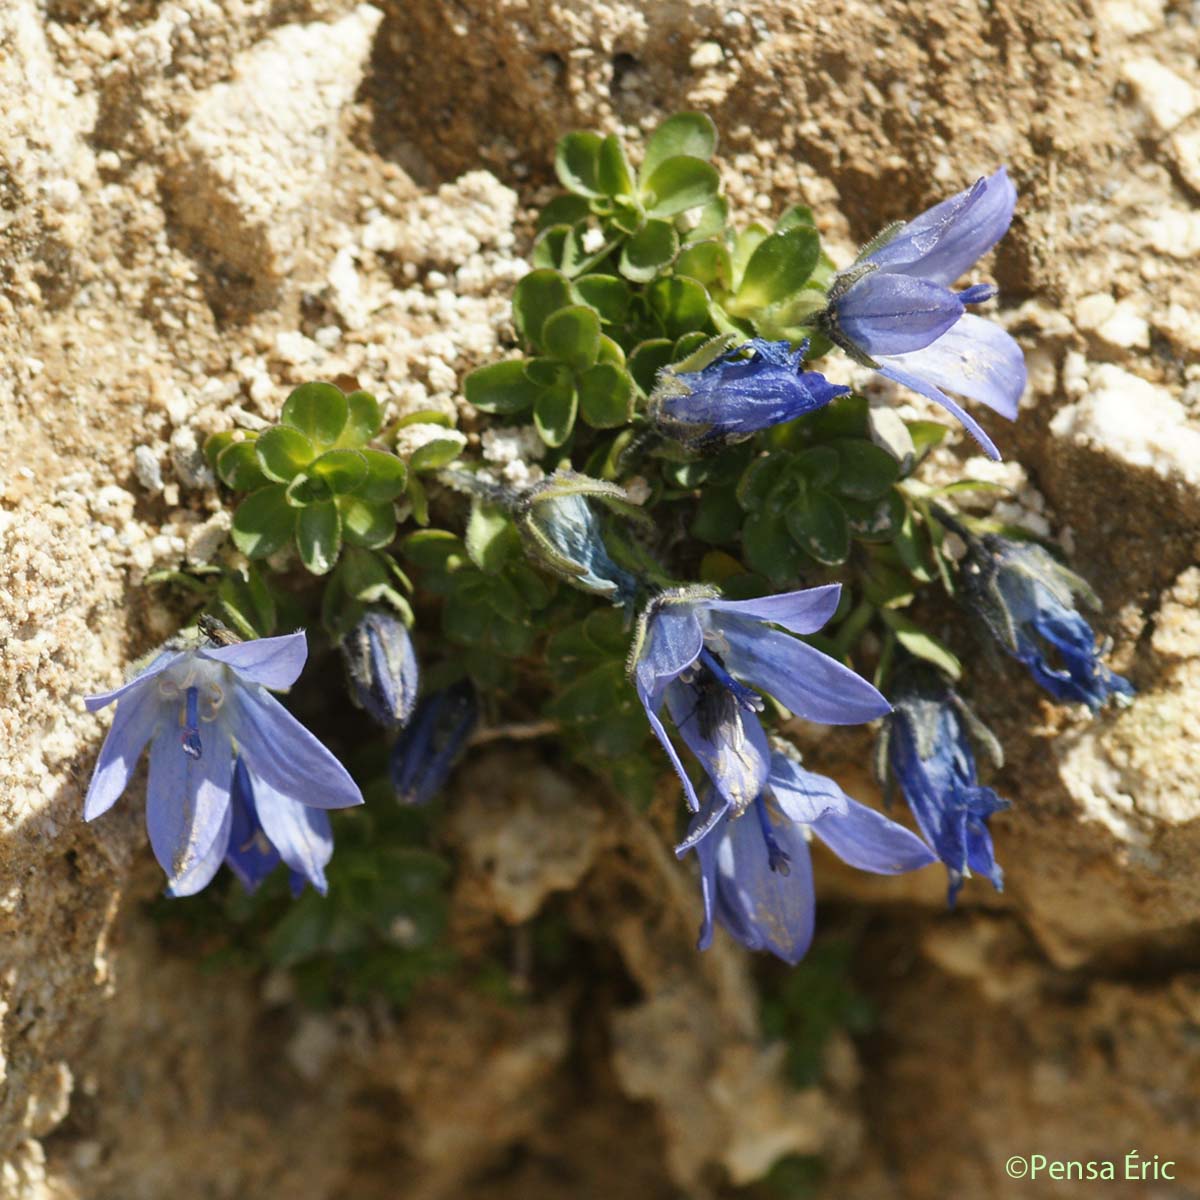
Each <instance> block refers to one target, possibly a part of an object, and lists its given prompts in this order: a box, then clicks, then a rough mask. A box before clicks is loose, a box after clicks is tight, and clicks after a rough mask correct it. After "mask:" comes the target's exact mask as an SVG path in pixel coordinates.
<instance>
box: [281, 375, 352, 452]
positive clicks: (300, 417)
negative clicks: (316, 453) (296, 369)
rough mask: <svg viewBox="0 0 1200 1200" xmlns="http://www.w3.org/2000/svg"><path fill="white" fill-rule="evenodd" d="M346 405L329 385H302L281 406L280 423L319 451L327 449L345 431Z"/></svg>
mask: <svg viewBox="0 0 1200 1200" xmlns="http://www.w3.org/2000/svg"><path fill="white" fill-rule="evenodd" d="M348 414H349V405H348V404H347V403H346V397H345V395H343V393H342V390H341V388H338V387H334V385H333V384H332V383H302V384H301V385H300V386H299V387H298V388H296V389H295V391H293V392H292V394H291V395H290V396H288V398H287V399H286V400H285V401H284V402H283V413H282V415H281V417H280V420H281V421H282V422H283V424H285V425H290V426H291V427H292V428H293V429H298V430H300V432H301V433H302V434H304V435H305V437H307V438H308V439H309V440H310V441H311V442H312V443H313V445H314V446H315V447H316V448H317V449H318V450H323V449H327V448H328V447H330V446H332V445H333V444H334V442H336V441H337V440H338V438H339V437H340V436H341V433H342V430H343V429H344V428H345V427H346V417H347V416H348Z"/></svg>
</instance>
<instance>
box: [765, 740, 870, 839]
mask: <svg viewBox="0 0 1200 1200" xmlns="http://www.w3.org/2000/svg"><path fill="white" fill-rule="evenodd" d="M767 786H768V787H769V788H770V791H771V794H772V795H773V796H774V797H775V803H776V804H777V805H778V807H779V810H780V812H782V813H783V815H784V816H785V817H787V819H788V820H789V821H794V822H795V823H796V824H797V825H811V824H812V823H813V822H814V821H817V820H819V819H820V818H821V817H824V816H827V815H830V814H832V815H834V816H843V815H845V813H846V810H847V806H848V805H849V804H850V798H849V797H848V796H847V795H846V793H845V792H843V791H842V789H841V788H840V787H838V785H837V784H836V783H834V782H833V780H832V779H828V778H826V776H824V775H818V774H816V773H815V772H814V771H806V770H805V769H804V768H803V767H802V766H801V765H800V764H799V763H798V762H794V761H793V760H792V759H790V758H788V757H787V755H786V754H772V755H771V776H770V778H769V779H768V781H767Z"/></svg>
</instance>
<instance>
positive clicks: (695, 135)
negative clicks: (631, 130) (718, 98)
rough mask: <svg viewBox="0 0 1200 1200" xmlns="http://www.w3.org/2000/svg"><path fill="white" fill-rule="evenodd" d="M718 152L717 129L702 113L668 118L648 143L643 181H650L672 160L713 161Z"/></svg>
mask: <svg viewBox="0 0 1200 1200" xmlns="http://www.w3.org/2000/svg"><path fill="white" fill-rule="evenodd" d="M716 148H717V127H716V125H714V124H713V121H712V118H711V117H709V116H706V115H705V114H704V113H699V112H681V113H676V114H675V115H674V116H671V117H668V118H667V119H666V120H665V121H664V122H663V123H662V124H661V125H660V126H659V127H658V128H657V129H656V130H655V131H654V132H653V133H652V134H651V135H650V136H649V138H647V139H646V155H645V157H644V158H643V159H642V169H641V177H642V178H643V179H648V178H649V177H650V176H651V175H653V174H654V172H655V171H656V170H657V169H658V168H659V167H660V166H662V164H663V163H665V162H666V161H667V160H668V159H670V158H677V157H679V156H680V155H684V156H686V157H689V158H699V159H705V160H707V159H710V158H712V156H713V153H714V151H715V150H716Z"/></svg>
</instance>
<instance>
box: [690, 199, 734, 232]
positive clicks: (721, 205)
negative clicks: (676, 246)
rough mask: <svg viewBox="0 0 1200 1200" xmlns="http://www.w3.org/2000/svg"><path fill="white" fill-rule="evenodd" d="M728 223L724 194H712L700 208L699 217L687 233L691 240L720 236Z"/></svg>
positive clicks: (727, 207) (727, 202) (726, 202)
mask: <svg viewBox="0 0 1200 1200" xmlns="http://www.w3.org/2000/svg"><path fill="white" fill-rule="evenodd" d="M728 224H729V201H728V200H726V199H725V197H724V196H714V197H713V198H712V199H711V200H710V201H709V202H708V203H707V204H706V205H705V206H704V207H703V208H702V209H701V210H700V216H699V219H698V220H697V221H696V224H695V225H694V226H693V227H692V230H691V233H690V234H689V235H688V236H689V237H690V238H691V239H692V241H694V242H700V241H703V240H704V239H705V238H711V237H722V236H723V235H724V233H725V226H726V225H728Z"/></svg>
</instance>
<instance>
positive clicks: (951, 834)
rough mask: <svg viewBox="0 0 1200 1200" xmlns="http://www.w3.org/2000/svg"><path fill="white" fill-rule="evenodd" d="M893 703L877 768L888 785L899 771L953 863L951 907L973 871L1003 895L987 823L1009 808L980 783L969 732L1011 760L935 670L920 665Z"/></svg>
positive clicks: (949, 866)
mask: <svg viewBox="0 0 1200 1200" xmlns="http://www.w3.org/2000/svg"><path fill="white" fill-rule="evenodd" d="M891 701H892V714H891V716H889V717H888V718H887V722H886V724H885V726H884V731H883V733H882V734H881V736H880V742H879V749H880V761H879V762H878V763H877V771H878V774H879V775H880V778H881V780H882V779H883V778H884V777H885V776H886V773H887V768H888V766H890V767H891V769H892V773H893V775H894V776H895V778H896V781H897V782H898V783H899V784H900V790H901V791H902V792H903V793H904V798H905V800H907V801H908V806H909V808H910V809H911V810H912V814H913V816H914V817H915V818H916V821H917V825H918V826H919V827H920V830H921V833H922V834H923V835H924V837H925V840H926V841H927V842H928V843H929V845H930V846H932V847H933V849H934V850H935V851H936V852H937V856H938V858H940V859H941V860H942V862H943V863H945V864H946V871H947V874H948V875H949V876H950V889H949V895H948V897H947V898H948V900H949V902H950V904H951V905H953V904H954V901H955V899H956V898H957V896H958V893H959V890H960V889H961V887H962V885H963V880H964V879H966V878H968V877H969V876H970V875H971V873H972V872H975V873H977V874H979V875H982V876H984V877H985V878H986V879H990V880H991V882H992V886H993V887H994V888H995V889H996V890H997V891H1001V890H1003V887H1004V872H1003V871H1001V869H1000V866H999V864H998V863H997V862H996V858H995V854H994V852H993V850H992V835H991V833H990V832H989V830H988V826H987V822H988V818H989V817H991V815H992V814H993V813H996V812H1000V811H1001V810H1003V809H1005V808H1008V806H1009V804H1008V801H1007V800H1003V799H1001V798H1000V797H999V796H998V795H997V794H996V793H995V792H994V791H993V790H992V789H991V788H989V787H981V786H980V784H979V782H978V780H977V779H976V774H975V755H974V753H973V752H972V749H971V742H970V739H969V737H968V733H970V734H973V735H974V737H975V740H976V741H978V742H979V743H980V744H981V745H983V746H984V747H985V748H986V749H987V751H988V752H989V754H990V755H991V757H992V759H993V761H995V762H996V763H997V765H999V763H1001V762H1002V761H1003V756H1002V753H1001V750H1000V744H999V743H998V742H997V741H996V739H995V737H993V735H992V733H991V731H990V730H989V729H988V728H987V726H985V725H984V724H983V723H982V722H981V721H980V720H979V719H978V718H977V717H976V716H975V714H974V713H972V712H971V710H970V709H969V708H968V707H967V706H966V704H965V703H964V702H963V701H962V699H961V698H960V697H959V696H958V695H957V693H955V692H954V691H953V690H952V689H951V688H950V687H949V686H948V685H947V684H946V683H945V682H944V681H943V680H942V678H941V677H940V676H939V675H937V674H936V673H935V672H933V671H928V670H925V669H923V668H919V667H918V668H911V669H910V670H909V671H907V672H905V674H904V675H903V676H902V678H901V681H900V682H899V683H898V684H897V687H896V689H895V692H894V693H893V695H892V696H891Z"/></svg>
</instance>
